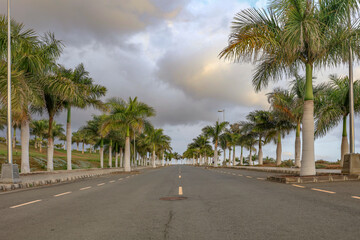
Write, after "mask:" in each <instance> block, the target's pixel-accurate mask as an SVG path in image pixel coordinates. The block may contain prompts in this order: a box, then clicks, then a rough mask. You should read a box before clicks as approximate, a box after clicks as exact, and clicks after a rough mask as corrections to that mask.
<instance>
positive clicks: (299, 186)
mask: <svg viewBox="0 0 360 240" xmlns="http://www.w3.org/2000/svg"><path fill="white" fill-rule="evenodd" d="M291 185H292V186H294V187H298V188H305V186H301V185H297V184H291Z"/></svg>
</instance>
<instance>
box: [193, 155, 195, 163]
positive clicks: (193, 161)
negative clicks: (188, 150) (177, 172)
mask: <svg viewBox="0 0 360 240" xmlns="http://www.w3.org/2000/svg"><path fill="white" fill-rule="evenodd" d="M193 165H195V156H194V155H193Z"/></svg>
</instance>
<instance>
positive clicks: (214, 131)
mask: <svg viewBox="0 0 360 240" xmlns="http://www.w3.org/2000/svg"><path fill="white" fill-rule="evenodd" d="M228 124H229V123H228V122H221V123H219V122H218V121H217V122H216V123H215V125H214V126H206V127H204V128H203V129H202V132H203V133H204V134H205V135H206V136H208V137H210V138H212V139H213V143H214V146H215V149H214V167H217V166H218V150H217V148H218V143H219V137H220V135H221V134H222V133H223V132H224V131H225V128H226V126H227V125H228Z"/></svg>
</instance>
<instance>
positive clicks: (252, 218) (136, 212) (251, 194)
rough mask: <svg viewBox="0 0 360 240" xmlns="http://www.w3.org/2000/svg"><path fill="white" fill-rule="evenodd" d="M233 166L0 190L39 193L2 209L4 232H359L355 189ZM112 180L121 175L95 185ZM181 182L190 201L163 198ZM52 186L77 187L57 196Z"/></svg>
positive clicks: (208, 235) (49, 235) (36, 235)
mask: <svg viewBox="0 0 360 240" xmlns="http://www.w3.org/2000/svg"><path fill="white" fill-rule="evenodd" d="M222 171H224V172H228V170H227V169H223V170H222ZM234 171H235V172H233V171H231V174H227V173H221V172H217V171H214V170H207V169H204V168H199V167H191V166H172V167H166V168H160V169H154V170H148V171H144V172H143V173H141V174H139V175H136V176H133V177H130V178H123V180H121V181H119V180H117V179H119V176H118V175H115V176H108V177H107V178H102V179H96V181H95V180H94V179H93V180H90V179H89V180H87V181H81V184H80V183H72V184H64V185H61V186H60V185H59V186H53V187H48V188H41V189H33V190H31V191H24V192H17V193H12V194H8V195H0V202H1V204H2V206H5V205H6V204H4V202H3V201H4V199H5V198H8V197H9V196H11V198H13V197H18V198H20V197H26V198H27V199H22V200H23V201H22V202H21V201H20V202H21V203H25V202H30V201H34V200H40V199H42V201H39V202H36V203H33V204H28V205H25V206H21V207H18V208H14V209H10V208H9V206H8V207H7V208H5V207H3V208H0V216H1V217H0V233H1V239H2V240H3V239H12V240H16V239H196V240H197V239H358V238H359V236H360V231H359V230H358V228H357V227H356V224H358V222H359V220H360V202H359V200H358V199H356V198H352V197H351V196H360V195H355V194H353V195H349V194H348V193H349V192H352V191H350V190H348V191H349V192H347V193H345V192H341V191H340V192H338V191H335V190H333V189H331V186H330V187H326V188H325V187H322V186H320V185H311V186H309V187H307V185H305V186H306V187H305V188H298V187H294V186H292V185H286V184H279V183H273V182H268V181H264V180H260V179H257V178H264V177H265V174H264V173H257V172H252V171H239V170H234ZM179 172H181V176H182V177H181V179H179ZM233 173H235V175H233ZM239 173H241V174H242V175H243V176H239V175H238V174H239ZM246 176H252V178H247V177H246ZM105 179H106V180H107V181H105ZM113 180H117V181H115V182H114V183H112V184H105V185H102V186H100V187H97V186H96V185H97V184H100V183H108V182H109V181H113ZM351 184H353V185H352V186H353V187H356V188H358V187H359V186H360V183H359V182H357V183H351ZM338 185H339V183H338V184H337V185H336V186H337V187H340V186H338ZM89 186H92V188H90V189H87V190H86V191H80V188H86V187H89ZM180 186H181V188H182V190H183V195H182V196H183V197H187V199H186V200H178V201H162V200H159V199H160V198H162V197H175V196H179V187H180ZM311 188H317V189H325V190H328V191H334V192H336V194H328V193H324V192H318V191H313V190H311ZM54 190H56V193H57V194H61V193H64V192H72V193H71V194H68V195H66V196H62V197H56V198H55V197H53V196H52V195H51V194H53V193H54ZM46 194H47V196H45V195H46ZM39 196H43V198H39ZM30 198H31V199H30ZM26 200H28V201H26ZM14 205H16V204H12V205H11V206H14ZM19 226H21V231H17V229H18V228H19Z"/></svg>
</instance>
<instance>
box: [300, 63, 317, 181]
mask: <svg viewBox="0 0 360 240" xmlns="http://www.w3.org/2000/svg"><path fill="white" fill-rule="evenodd" d="M302 121H303V124H302V126H303V131H302V133H303V147H302V159H301V168H300V176H307V175H316V171H315V152H314V96H313V89H312V65H311V64H306V89H305V101H304V113H303V120H302Z"/></svg>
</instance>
